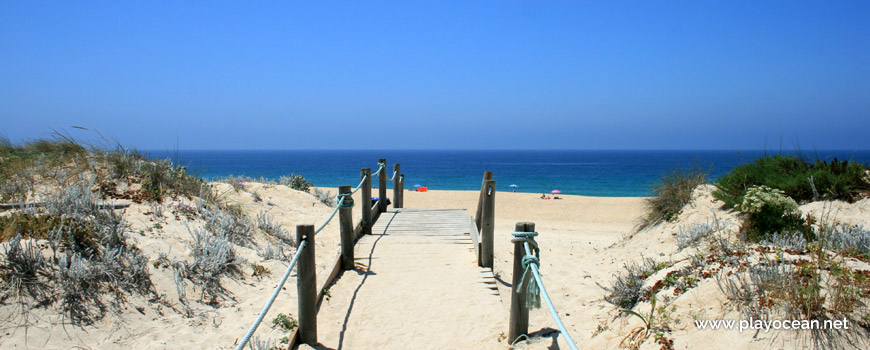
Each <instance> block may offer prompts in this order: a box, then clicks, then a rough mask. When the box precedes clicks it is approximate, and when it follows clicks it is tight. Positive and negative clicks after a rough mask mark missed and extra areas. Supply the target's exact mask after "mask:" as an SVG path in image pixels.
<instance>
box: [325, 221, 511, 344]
mask: <svg viewBox="0 0 870 350" xmlns="http://www.w3.org/2000/svg"><path fill="white" fill-rule="evenodd" d="M469 227H470V226H469V216H468V212H467V211H466V210H465V209H454V210H419V209H399V210H391V211H388V212H385V213H382V214H381V216H380V218H379V219H378V220H377V222H376V223H375V225H374V227H373V229H372V233H373V234H372V235H366V236H363V237H362V238H361V239H360V240H359V242H358V243H357V245H356V247H355V254H356V258H357V261H358V262H359V263H360V264H361V265H360V266H358V267H357V269H355V270H352V271H346V272H345V273H344V274H343V275H341V277H340V278H339V279H338V280H337V281H336V283H335V284H334V285H333V286H332V287H331V288H330V294H331V295H332V297H331V298H330V300H329V301H325V302H324V303H323V305H322V306H321V309H320V312H319V314H318V332H319V335H318V339H319V341H320V343H321V344H322V345H323V346H325V347H328V348H331V349H376V348H377V349H447V348H453V349H472V348H473V349H487V348H499V345H500V344H499V343H498V341H497V339H498V335H499V332H500V331H501V330H502V328H504V323H505V322H506V320H507V317H508V314H507V311H506V309H505V307H504V306H503V303H502V300H501V298H500V296H499V294H498V288H497V287H496V283H498V282H497V281H496V280H495V279H494V277H493V275H492V272H491V270H490V269H488V268H487V269H484V268H480V267H478V266H477V262H476V257H475V251H474V247H473V244H472V242H471V238H470V236H469V234H468V233H469V230H470V229H469ZM501 346H503V344H501Z"/></svg>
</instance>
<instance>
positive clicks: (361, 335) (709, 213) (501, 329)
mask: <svg viewBox="0 0 870 350" xmlns="http://www.w3.org/2000/svg"><path fill="white" fill-rule="evenodd" d="M215 186H216V187H217V189H218V192H219V193H221V195H222V196H223V198H225V200H227V201H228V202H231V203H237V204H239V205H240V206H241V208H242V209H243V210H244V212H245V213H246V214H247V215H248V216H250V217H252V218H253V217H255V216H256V215H257V214H258V213H260V212H265V213H268V214H270V215H272V216H273V217H274V218H275V219H276V220H277V221H278V222H280V223H281V224H282V225H283V226H284V227H285V228H287V229H288V230H289V231H290V232H292V231H293V230H294V226H295V225H297V224H315V225H319V224H320V223H321V222H322V221H323V220H324V219H326V218H327V217H328V216H329V214H330V213H331V212H332V208H329V207H327V206H325V205H323V204H321V203H320V202H318V201H317V200H316V199H315V198H314V197H313V196H311V195H310V194H308V193H303V192H299V191H295V190H291V189H289V188H286V187H282V186H275V185H264V184H258V183H248V184H247V185H246V189H245V190H244V191H239V192H237V191H234V190H233V189H232V188H231V187H230V186H229V185H227V184H216V185H215ZM324 190H329V191H332V192H333V193H335V190H334V189H324ZM710 190H711V188H710V186H706V187H701V188H699V189H697V190H696V192H695V200H694V201H693V203H692V204H690V205H688V206H687V207H686V208H684V211H683V213H682V214H681V215H680V217H679V220H678V221H676V222H673V223H664V224H662V225H659V226H656V227H653V228H650V229H647V230H644V231H641V232H637V233H634V227H635V225H636V224H637V222H638V221H639V219H640V218H641V217H642V216H643V215H644V199H643V198H596V197H583V196H571V195H565V196H561V197H562V198H563V199H559V200H552V199H551V200H542V199H540V198H539V195H537V194H533V193H512V192H499V193H497V195H496V227H495V268H494V269H493V274H494V275H495V276H496V277H497V278H500V279H502V280H505V281H510V273H511V266H512V265H511V264H512V259H513V257H512V250H513V246H512V244H511V243H510V238H511V236H510V232H511V231H512V230H513V227H514V224H515V223H516V222H520V221H530V222H535V223H536V225H537V231H538V232H539V233H540V236H539V237H538V238H537V241H538V242H539V244H540V247H541V265H540V270H541V272H542V274H543V276H544V283H545V285H546V287H547V288H548V290H549V292H550V295H551V296H552V297H553V301H554V303H555V305H556V307H557V308H558V310H559V312H560V315H561V317H562V318H563V320H564V321H565V323H566V326H567V327H568V329H569V330H570V332H571V333H572V336H573V337H574V339H575V340H576V341H577V342H578V343H579V344H582V347H583V348H608V349H610V348H617V347H618V346H619V344H620V341H621V340H622V339H623V337H624V336H625V335H626V334H628V333H629V332H630V331H631V330H632V329H633V328H635V327H638V326H640V325H641V321H640V320H639V319H637V318H634V317H625V316H620V313H619V311H618V309H617V308H616V307H615V306H613V305H611V304H609V303H607V302H606V301H604V295H605V292H604V290H603V289H602V287H601V286H607V285H608V284H609V282H610V281H611V280H612V278H613V275H614V274H615V273H616V272H617V271H618V270H619V269H621V268H622V267H623V265H624V264H625V263H628V262H632V261H638V260H640V259H641V258H642V257H650V258H654V259H656V260H659V261H671V262H674V263H675V265H674V267H672V268H670V270H673V269H674V268H677V267H679V266H680V265H679V264H682V263H684V261H685V260H686V257H687V256H688V255H689V254H692V251H691V250H680V249H678V247H677V246H676V244H675V238H674V235H675V233H676V232H678V231H679V229H680V228H681V227H685V226H687V225H690V224H695V223H703V222H709V221H711V220H713V218H714V217H716V218H717V219H720V220H725V221H730V222H731V223H732V225H737V224H738V223H739V218H737V217H736V216H735V215H734V214H733V213H731V212H728V211H724V210H722V209H721V202H718V201H717V200H715V199H714V198H713V197H712V196H711V195H710ZM254 192H256V193H257V194H258V195H259V197H260V198H261V200H260V201H256V200H254V196H253V195H252V193H254ZM375 193H376V192H375ZM359 196H360V194H359V193H357V194H356V195H355V197H356V198H355V200H356V201H357V203H361V199H360V198H359ZM477 198H478V193H477V192H476V191H429V192H420V193H418V192H412V191H409V192H405V207H407V208H450V209H467V210H468V211H469V212H470V213H473V212H474V210H475V209H476V206H477ZM187 202H188V201H187V200H186V199H185V200H181V201H180V202H178V201H176V202H170V203H167V204H166V207H164V209H163V211H164V215H163V216H162V217H155V214H153V213H151V212H153V211H154V208H153V207H152V206H150V205H142V204H134V205H132V206H131V207H130V208H129V209H127V210H126V218H127V220H128V222H129V223H130V224H131V232H130V237H131V239H132V241H134V242H135V244H136V246H137V247H139V248H140V249H141V250H142V251H143V253H144V254H145V255H146V256H147V257H148V258H149V260H150V261H155V260H156V259H157V258H158V257H159V255H160V254H161V253H163V254H165V255H166V256H167V257H168V258H169V259H170V260H172V259H186V257H187V256H188V255H189V253H190V246H189V242H190V240H191V235H190V230H191V229H194V228H196V227H198V226H201V225H202V224H203V223H202V220H201V219H194V220H188V219H187V218H185V217H184V216H180V217H177V216H175V215H173V213H172V210H171V209H170V207H171V206H172V205H177V204H178V203H187ZM867 203H868V202H867V200H864V201H861V202H859V203H856V204H843V203H836V204H829V205H828V206H827V207H825V208H830V207H832V206H833V207H835V209H836V214H837V217H838V218H840V219H841V220H843V221H846V222H852V223H863V224H866V223H868V216H867V214H866V211H867V208H868V207H867V205H868V204H867ZM802 209H803V210H805V211H806V212H818V211H819V210H823V209H824V208H823V205H821V204H811V205H808V206H804V207H803V208H802ZM358 215H359V212H358V209H356V208H355V209H354V220H357V219H358V217H359V216H358ZM735 227H736V226H735ZM316 241H317V243H316V244H317V262H318V268H317V272H318V280H320V281H322V280H323V279H324V278H325V277H326V274H327V273H328V272H329V271H328V269H329V268H331V267H332V266H328V265H331V264H332V262H333V261H334V259H335V257H336V256H337V254H338V245H339V239H338V225H337V220H336V221H334V222H333V223H331V224H330V225H328V226H327V227H326V228H325V229H324V231H323V232H322V233H321V234H319V235H318V236H317V238H316ZM254 242H255V244H256V246H250V247H236V249H237V251H238V254H239V255H240V256H242V257H244V258H245V259H247V261H248V264H247V265H245V268H244V274H245V276H244V277H242V278H239V279H225V280H224V281H223V284H224V286H225V287H226V288H227V290H229V291H230V293H231V294H232V296H233V297H234V299H235V300H234V301H232V300H230V301H226V302H223V303H221V304H220V305H218V306H215V305H209V304H207V303H203V302H200V301H199V300H198V298H197V296H198V295H199V294H198V290H197V289H195V288H194V287H193V286H188V288H189V289H188V290H187V291H186V292H187V295H188V299H189V300H190V301H191V310H192V314H191V315H190V316H186V315H184V313H183V312H181V310H183V307H182V305H180V303H179V302H178V292H177V289H176V285H175V280H174V275H173V273H172V269H171V268H166V267H157V266H149V269H150V272H151V276H152V280H153V281H154V283H155V287H156V289H157V292H158V294H159V295H161V297H160V299H159V300H145V299H144V298H142V297H135V296H132V297H129V298H128V300H127V302H126V303H125V304H124V308H123V309H122V310H121V312H119V313H117V314H114V313H113V314H109V315H107V316H106V317H104V318H102V319H101V320H99V321H98V322H96V323H95V324H93V325H86V326H82V327H79V326H74V325H70V324H65V322H64V320H63V319H62V318H61V317H60V316H58V315H60V314H61V313H60V311H59V310H58V309H57V307H56V306H49V307H47V308H46V307H38V308H34V309H31V310H30V311H29V312H28V313H26V314H22V313H21V312H20V310H19V309H18V308H17V306H16V303H15V302H14V301H11V302H10V301H9V300H7V302H6V303H5V304H4V305H2V306H0V311H2V314H3V315H4V316H3V318H2V323H0V326H2V333H0V347H2V348H3V349H67V348H73V347H75V348H86V349H130V348H133V349H175V348H202V349H214V348H230V347H232V346H233V344H235V343H236V342H237V341H238V340H239V339H240V338H241V336H242V335H243V334H244V333H245V331H246V329H247V328H248V326H249V325H250V323H251V322H252V321H253V320H254V319H255V318H256V316H257V314H258V312H259V311H260V308H261V307H262V305H263V304H264V303H265V301H266V300H267V299H268V297H269V296H270V294H271V292H272V289H273V288H274V287H275V284H276V283H277V281H278V280H279V279H280V277H281V274H282V273H283V271H284V268H285V267H286V266H287V263H286V262H282V261H277V260H268V261H267V260H264V259H263V258H262V257H261V256H260V255H258V250H262V249H263V248H264V247H265V246H266V245H267V244H273V243H275V242H274V239H273V238H271V237H269V236H267V235H265V234H263V233H262V232H259V231H258V232H257V233H255V235H254ZM289 253H292V249H291V250H290V252H289ZM251 263H255V264H260V265H263V266H265V267H266V268H268V269H269V270H271V274H269V275H267V276H263V277H260V278H257V277H252V276H251V272H252V270H251V269H252V268H251V266H250V264H251ZM467 263H468V264H473V257H472V256H469V259H468V260H467ZM667 271H669V270H667V269H666V270H664V271H661V272H659V274H664V273H667ZM379 273H389V271H379ZM294 276H295V274H294ZM294 276H291V278H290V280H288V282H287V285H286V286H285V289H286V290H285V291H284V292H283V293H282V294H281V296H280V297H279V299H278V300H277V302H276V303H275V305H274V306H273V308H272V311H270V313H269V315H268V316H267V317H266V318H265V319H266V322H264V324H263V325H262V326H261V327H260V328H259V330H258V332H257V333H256V335H257V336H258V337H259V338H261V339H272V340H273V344H274V343H275V342H277V340H278V339H280V338H282V337H284V336H285V335H286V333H284V332H282V331H281V330H279V329H275V328H272V327H270V321H271V320H272V319H273V318H274V317H275V316H276V315H277V314H278V313H286V314H291V315H295V314H296V296H295V294H296V289H295V279H294ZM415 278H419V280H418V281H417V282H419V283H428V282H426V281H428V280H429V279H431V278H432V276H428V275H426V274H419V275H417V276H416V277H415ZM651 279H653V280H654V279H655V276H653V277H652V278H651ZM348 283H349V284H348ZM353 283H354V278H353V277H352V276H349V277H348V278H343V279H339V281H338V282H337V284H336V286H335V288H334V289H333V291H332V292H331V296H330V300H329V301H326V303H329V304H328V305H333V304H335V305H338V306H340V305H346V303H347V302H348V300H350V298H353V295H352V290H353V289H352V288H348V286H352V285H353ZM345 284H347V285H345ZM498 285H499V299H500V302H497V304H495V305H500V307H502V308H503V309H502V311H501V312H498V313H497V314H496V315H495V316H497V317H493V315H479V317H480V318H481V319H486V320H487V321H486V322H488V326H487V327H484V330H482V331H475V332H459V331H457V332H455V333H453V334H445V335H444V336H445V337H446V338H449V339H453V340H454V341H455V343H456V344H477V345H476V346H474V348H508V347H509V346H508V344H507V342H506V341H505V340H504V339H503V337H504V334H506V333H507V327H508V323H507V322H508V320H507V318H506V316H505V315H507V314H508V310H509V305H510V297H509V296H510V289H509V288H508V287H507V286H506V285H504V284H498ZM407 297H408V298H413V297H414V296H413V295H411V296H407ZM668 299H669V300H667V301H666V303H667V305H668V307H670V308H673V311H671V312H670V313H669V316H668V317H670V318H671V325H672V331H671V332H670V333H669V334H668V337H669V338H670V339H673V340H674V347H675V348H679V349H683V348H695V347H698V346H701V344H703V346H704V347H705V348H720V349H725V348H729V349H732V348H768V347H771V346H772V347H786V348H791V347H795V346H798V345H799V343H798V342H797V341H796V340H795V339H794V338H793V337H791V336H789V335H788V334H780V333H760V334H754V333H752V332H744V333H738V332H737V331H725V330H719V331H709V330H698V329H696V327H695V326H694V323H693V320H696V319H714V318H731V319H738V318H740V314H739V313H738V312H737V311H734V310H733V309H732V308H730V307H728V305H727V299H726V298H725V297H724V296H723V295H722V293H721V291H720V290H719V288H718V287H717V286H716V283H715V281H713V280H712V279H709V280H704V281H701V282H700V283H698V285H697V286H696V287H695V288H692V289H690V290H688V291H687V292H686V293H684V294H681V295H679V296H674V297H672V298H668ZM384 303H386V304H387V305H384V307H389V305H388V304H389V301H388V300H385V301H384ZM453 307H463V306H461V303H445V304H444V305H438V308H443V309H449V308H453ZM648 308H649V304H648V303H641V304H639V305H638V306H637V307H636V308H635V309H636V310H639V311H643V310H647V309H648ZM337 309H341V307H338V308H337ZM345 309H346V308H345ZM463 311H464V312H465V313H466V314H468V315H469V317H478V316H475V315H473V313H474V312H475V310H474V309H468V310H463ZM353 312H354V313H355V315H354V317H351V319H352V320H353V322H357V323H356V324H357V325H359V323H358V322H363V321H361V320H364V319H365V310H362V309H360V310H355V311H353ZM445 313H447V312H445ZM333 316H334V317H333ZM343 316H344V315H342V314H341V313H337V314H332V313H323V312H322V313H321V315H319V323H320V325H319V327H320V330H321V332H320V334H322V339H323V341H322V343H323V346H324V347H327V348H330V347H334V346H336V345H335V344H337V343H336V342H335V341H334V339H335V337H336V336H337V334H338V332H340V331H341V330H342V329H344V330H345V332H346V333H347V334H348V336H351V335H352V337H353V344H356V345H355V346H354V348H391V347H392V345H395V344H392V345H391V343H390V342H389V337H390V335H389V334H383V333H374V332H355V331H357V329H355V327H354V326H353V325H354V323H353V322H351V323H347V324H345V321H344V319H343V318H342V317H343ZM393 316H394V317H395V318H396V320H394V321H396V322H398V323H399V324H401V323H403V322H405V323H412V322H421V321H420V320H419V319H418V315H413V314H407V313H403V312H400V310H397V312H395V313H394V314H393ZM330 317H331V318H334V319H326V318H330ZM433 317H434V316H432V315H430V316H428V317H427V319H426V320H425V322H431V323H445V322H451V320H447V319H437V318H433ZM381 321H383V320H380V321H379V322H381ZM373 322H374V321H373ZM556 329H557V327H556V324H555V323H554V322H553V320H552V319H551V317H550V315H549V313H548V312H547V311H546V309H541V310H532V311H531V313H530V332H533V334H532V335H533V339H532V340H531V341H528V342H523V343H520V344H518V345H517V348H527V349H545V348H547V349H552V348H562V349H567V348H568V347H567V345H566V344H564V337H561V336H559V335H558V332H554V331H553V330H556ZM396 332H401V330H396ZM435 343H437V344H440V345H439V347H440V348H451V346H449V345H447V344H450V343H443V342H441V340H439V342H435ZM360 344H370V345H371V346H364V345H360ZM659 346H660V345H659V344H655V342H654V340H652V339H651V340H648V341H647V342H646V343H644V344H643V346H642V348H650V349H651V348H659ZM409 347H414V346H412V345H408V344H405V345H403V346H399V348H409ZM346 348H347V347H346ZM423 348H426V347H425V346H424V347H423Z"/></svg>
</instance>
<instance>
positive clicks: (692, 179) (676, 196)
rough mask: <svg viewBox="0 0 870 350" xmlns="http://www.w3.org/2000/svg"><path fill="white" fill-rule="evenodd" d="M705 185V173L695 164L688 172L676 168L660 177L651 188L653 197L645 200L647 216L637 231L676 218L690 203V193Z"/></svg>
mask: <svg viewBox="0 0 870 350" xmlns="http://www.w3.org/2000/svg"><path fill="white" fill-rule="evenodd" d="M705 183H707V171H705V170H704V169H702V168H701V166H700V165H699V164H695V165H694V166H693V167H691V168H690V169H688V170H684V169H682V168H676V169H674V170H672V171H671V172H669V173H667V174H665V175H664V176H662V178H661V180H660V182H659V183H658V184H656V185H655V187H654V188H653V193H655V195H654V196H653V197H650V198H649V199H647V200H646V207H647V211H648V213H647V216H646V217H645V218H644V219H643V221H642V222H641V223H640V225H639V226H638V230H642V229H645V228H647V227H652V226H655V225H657V224H659V223H661V222H664V221H672V220H675V219H676V218H677V216H678V215H679V214H680V211H681V210H683V206H685V205H686V204H689V203H690V202H691V201H692V191H694V190H695V188H696V187H698V186H699V185H702V184H705Z"/></svg>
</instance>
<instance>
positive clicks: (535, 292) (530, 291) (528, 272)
mask: <svg viewBox="0 0 870 350" xmlns="http://www.w3.org/2000/svg"><path fill="white" fill-rule="evenodd" d="M511 234H512V235H513V236H514V238H511V243H523V245H524V246H525V248H526V255H524V256H523V260H522V263H523V268H524V269H525V270H524V271H523V277H522V278H521V279H520V285H519V286H518V288H517V293H523V292H525V293H526V307H527V308H530V309H531V308H535V309H540V308H541V291H540V289H539V288H538V284H537V283H533V281H532V273H533V272H532V265H533V264H534V265H535V267H538V268H540V266H541V249H539V248H538V242H537V241H535V236H537V235H538V233H537V232H516V231H515V232H512V233H511ZM532 252H534V254H533V253H532Z"/></svg>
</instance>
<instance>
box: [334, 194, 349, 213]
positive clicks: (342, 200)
mask: <svg viewBox="0 0 870 350" xmlns="http://www.w3.org/2000/svg"><path fill="white" fill-rule="evenodd" d="M352 195H353V192H348V193H339V194H338V196H335V201H336V202H337V203H338V207H339V208H345V209H350V208H353V198H352V197H351V196H352Z"/></svg>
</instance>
